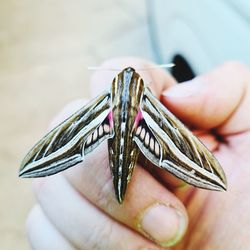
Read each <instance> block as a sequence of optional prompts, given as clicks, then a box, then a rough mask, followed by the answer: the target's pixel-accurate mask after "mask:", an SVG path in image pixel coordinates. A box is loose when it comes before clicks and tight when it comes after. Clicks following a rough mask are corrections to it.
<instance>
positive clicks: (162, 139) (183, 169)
mask: <svg viewBox="0 0 250 250" xmlns="http://www.w3.org/2000/svg"><path fill="white" fill-rule="evenodd" d="M142 112H143V117H144V119H145V122H146V124H147V125H148V127H149V129H150V130H151V131H152V132H153V134H154V136H155V138H156V139H157V140H158V141H159V143H160V145H161V154H162V159H161V160H160V161H159V162H158V164H157V165H158V166H159V167H162V168H165V169H167V170H168V171H169V172H171V173H173V174H175V175H176V176H177V177H179V178H181V179H183V180H184V181H186V182H188V183H190V184H192V185H195V186H198V187H202V188H206V189H213V190H222V189H224V190H225V189H226V177H225V174H224V172H223V169H222V168H221V166H220V164H219V162H218V161H217V160H216V159H215V157H214V156H213V155H212V153H211V152H210V151H209V150H208V149H207V148H206V147H205V146H204V145H203V144H202V142H200V141H199V139H198V138H196V137H195V136H194V135H193V134H192V132H191V131H189V130H188V129H187V128H186V127H185V126H184V125H183V124H182V123H181V122H180V121H179V120H178V119H177V118H176V117H175V116H174V115H173V114H172V113H170V112H169V111H168V110H167V108H166V107H164V106H163V105H162V104H161V103H160V102H159V101H158V100H157V99H156V98H155V97H154V96H153V95H152V93H151V91H149V90H147V89H146V90H145V93H144V98H143V103H142Z"/></svg>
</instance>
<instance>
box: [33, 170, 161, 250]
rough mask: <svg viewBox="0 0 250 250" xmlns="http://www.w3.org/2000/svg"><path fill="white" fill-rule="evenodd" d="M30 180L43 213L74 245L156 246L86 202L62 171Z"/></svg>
mask: <svg viewBox="0 0 250 250" xmlns="http://www.w3.org/2000/svg"><path fill="white" fill-rule="evenodd" d="M34 184H35V193H36V196H37V199H38V201H39V203H40V206H41V207H42V209H43V211H44V213H45V214H46V216H47V217H48V218H49V220H50V221H51V223H53V225H54V226H55V227H56V228H57V229H58V230H59V231H60V233H61V234H62V235H64V237H65V238H67V239H68V240H69V241H70V242H71V243H72V244H73V245H74V246H75V247H76V248H77V249H86V250H87V249H110V250H112V249H114V250H116V249H121V250H123V249H124V250H127V249H143V248H146V249H158V248H157V247H156V246H155V245H154V244H153V243H151V242H149V241H148V240H146V239H145V238H143V237H141V236H140V235H139V234H136V233H135V232H132V231H130V230H129V229H128V228H126V227H123V226H122V225H120V224H119V223H117V222H115V221H113V220H112V219H111V218H109V217H108V216H106V215H105V214H103V213H102V212H101V211H100V210H99V209H97V208H96V207H94V206H93V205H92V204H90V203H89V202H88V201H87V200H86V199H84V198H83V197H82V196H80V195H79V193H78V192H77V191H76V190H75V189H74V188H73V187H72V186H71V185H70V184H69V183H68V181H67V180H66V179H65V178H64V177H63V175H61V174H58V175H55V176H51V177H47V178H41V179H37V180H35V182H34ZM58 249H60V248H58Z"/></svg>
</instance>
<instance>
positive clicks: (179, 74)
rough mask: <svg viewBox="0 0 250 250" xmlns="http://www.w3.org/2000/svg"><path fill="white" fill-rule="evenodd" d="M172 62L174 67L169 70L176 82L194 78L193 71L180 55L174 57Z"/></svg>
mask: <svg viewBox="0 0 250 250" xmlns="http://www.w3.org/2000/svg"><path fill="white" fill-rule="evenodd" d="M172 62H173V63H174V64H175V66H174V67H173V68H171V74H172V75H173V76H174V78H175V79H176V80H177V82H185V81H188V80H191V79H193V78H194V77H195V73H194V71H193V69H192V68H191V66H190V65H189V63H188V62H187V60H186V59H185V58H184V57H183V56H182V55H179V54H177V55H175V56H174V57H173V60H172Z"/></svg>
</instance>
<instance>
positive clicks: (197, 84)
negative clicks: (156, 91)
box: [163, 78, 206, 97]
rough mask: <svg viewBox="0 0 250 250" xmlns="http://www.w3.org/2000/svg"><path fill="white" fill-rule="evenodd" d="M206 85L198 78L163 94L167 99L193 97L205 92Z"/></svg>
mask: <svg viewBox="0 0 250 250" xmlns="http://www.w3.org/2000/svg"><path fill="white" fill-rule="evenodd" d="M205 87H206V85H205V84H204V83H203V82H201V81H200V80H198V79H197V78H195V79H193V80H190V81H187V82H183V83H181V84H178V85H175V86H173V87H171V88H169V89H167V90H166V91H164V92H163V95H164V96H167V97H191V96H194V95H197V94H199V93H201V92H202V91H204V89H205Z"/></svg>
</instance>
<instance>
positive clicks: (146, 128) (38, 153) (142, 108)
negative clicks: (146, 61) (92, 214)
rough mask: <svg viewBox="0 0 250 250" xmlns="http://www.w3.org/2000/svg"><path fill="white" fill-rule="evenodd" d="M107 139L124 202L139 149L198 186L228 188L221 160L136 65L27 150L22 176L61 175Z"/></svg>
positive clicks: (118, 194) (115, 180) (117, 187)
mask: <svg viewBox="0 0 250 250" xmlns="http://www.w3.org/2000/svg"><path fill="white" fill-rule="evenodd" d="M106 139H107V140H108V152H109V162H110V169H111V173H112V177H113V184H114V189H115V194H116V198H117V200H118V202H119V203H122V202H123V200H124V196H125V193H126V189H127V184H128V182H129V180H130V178H131V176H132V172H133V169H134V166H135V164H136V162H137V158H138V154H139V152H140V151H141V152H142V153H143V154H144V156H145V157H146V158H147V159H149V160H150V161H151V162H152V163H153V164H155V165H156V166H158V167H160V168H163V169H166V170H167V171H169V172H170V173H172V174H174V175H175V176H177V177H179V178H180V179H182V180H184V181H185V182H187V183H189V184H192V185H194V186H197V187H201V188H205V189H211V190H223V189H224V190H226V177H225V174H224V172H223V169H222V168H221V166H220V164H219V162H218V161H217V160H216V159H215V157H214V156H213V155H212V153H211V152H209V150H208V149H207V148H206V147H205V146H204V145H203V144H202V143H201V142H200V141H199V139H197V138H196V137H195V136H194V135H193V134H192V133H191V132H190V131H189V130H188V129H187V128H186V127H185V126H184V125H183V124H182V123H181V122H180V121H179V120H178V119H177V118H176V117H175V116H174V115H173V114H172V113H171V112H170V111H168V110H167V108H166V107H164V106H163V105H162V104H161V103H160V102H159V100H157V98H156V97H155V96H154V95H153V94H152V92H151V91H150V90H149V88H148V87H147V86H146V85H145V84H144V82H143V80H142V78H141V77H140V75H139V74H138V73H137V72H135V70H134V69H133V68H131V67H128V68H125V69H124V70H123V71H121V72H120V73H119V74H118V75H117V76H116V77H115V78H114V80H113V82H112V85H111V88H110V91H106V92H104V93H103V94H101V95H100V96H98V97H96V98H95V99H94V100H93V101H91V102H90V103H89V104H88V105H86V106H84V107H83V108H81V109H80V110H79V111H77V112H76V113H75V114H73V115H72V116H70V117H69V118H68V119H67V120H65V121H64V122H62V123H61V124H60V125H58V126H57V127H56V128H54V129H53V130H51V131H50V132H49V133H48V134H47V135H46V136H45V137H43V138H42V139H41V140H40V141H39V142H38V143H37V144H36V145H35V146H34V147H33V148H32V149H31V150H30V152H29V153H28V154H27V155H26V157H25V158H24V160H23V162H22V164H21V168H20V176H21V177H43V176H48V175H52V174H56V173H58V172H60V171H63V170H65V169H67V168H69V167H72V166H74V165H76V164H77V163H79V162H81V161H82V160H83V158H84V155H86V154H88V153H90V152H91V151H93V150H94V149H95V148H96V147H97V146H98V145H99V144H100V143H101V142H102V141H104V140H106Z"/></svg>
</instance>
